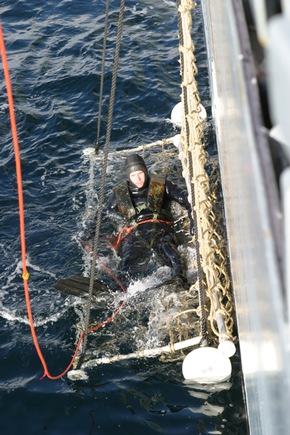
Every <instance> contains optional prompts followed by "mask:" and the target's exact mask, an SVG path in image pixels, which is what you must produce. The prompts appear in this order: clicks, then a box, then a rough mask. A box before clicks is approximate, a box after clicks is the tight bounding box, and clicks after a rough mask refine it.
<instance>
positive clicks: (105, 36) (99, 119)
mask: <svg viewBox="0 0 290 435" xmlns="http://www.w3.org/2000/svg"><path fill="white" fill-rule="evenodd" d="M109 3H110V2H109V0H107V1H106V12H105V28H104V45H103V55H102V73H101V83H100V98H99V116H98V130H97V141H96V148H95V151H96V153H98V151H99V148H100V131H101V117H102V102H103V90H104V76H105V61H106V47H107V35H108V21H109Z"/></svg>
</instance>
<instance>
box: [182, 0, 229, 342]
mask: <svg viewBox="0 0 290 435" xmlns="http://www.w3.org/2000/svg"><path fill="white" fill-rule="evenodd" d="M193 7H195V6H194V5H193V2H192V1H191V0H181V1H180V3H179V4H178V16H179V41H180V45H179V52H180V68H181V77H182V84H181V88H182V94H181V99H182V106H183V119H182V129H181V148H180V152H179V158H180V160H181V162H182V168H183V176H184V178H185V181H186V185H187V189H188V192H189V197H190V200H191V204H192V206H193V218H194V220H195V224H196V235H197V237H198V240H195V243H196V244H197V247H198V252H197V256H199V257H200V265H201V271H200V274H199V278H198V279H199V280H200V281H202V286H203V287H204V289H205V294H206V300H205V306H206V311H207V313H208V315H207V321H208V322H209V324H210V330H211V331H212V333H213V336H214V338H215V339H216V340H218V341H219V342H221V341H224V340H231V341H233V340H234V339H233V327H234V320H233V314H234V301H233V297H232V293H231V282H230V278H229V273H228V265H227V258H228V257H227V253H226V250H225V248H224V246H223V237H222V234H221V225H220V222H219V219H218V216H217V214H216V213H215V209H216V207H215V205H216V201H217V197H216V193H215V187H214V186H211V180H210V178H209V176H208V174H207V172H206V169H205V166H206V162H207V153H206V151H205V139H204V122H203V120H202V118H201V115H200V114H201V110H202V106H201V104H200V98H199V93H198V87H197V82H196V79H195V76H196V74H197V67H196V62H195V56H194V52H195V47H194V44H193V41H192V38H191V29H192V26H191V25H192V18H191V10H192V8H193ZM193 186H194V188H193Z"/></svg>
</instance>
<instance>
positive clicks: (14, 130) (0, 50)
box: [0, 23, 125, 380]
mask: <svg viewBox="0 0 290 435" xmlns="http://www.w3.org/2000/svg"><path fill="white" fill-rule="evenodd" d="M0 53H1V56H2V63H3V70H4V78H5V82H6V89H7V98H8V105H9V114H10V123H11V131H12V138H13V145H14V154H15V164H16V177H17V189H18V203H19V219H20V240H21V253H22V278H23V284H24V294H25V301H26V308H27V314H28V319H29V325H30V330H31V334H32V338H33V343H34V346H35V349H36V351H37V354H38V357H39V359H40V361H41V363H42V366H43V369H44V374H43V376H42V378H41V379H43V378H44V377H45V376H47V377H48V378H49V379H52V380H56V379H59V378H61V377H62V376H64V375H66V373H67V372H68V371H69V370H70V368H71V367H72V365H73V363H74V361H75V358H76V356H77V354H78V351H79V349H80V345H81V342H82V340H83V337H84V334H85V333H84V331H83V332H81V334H80V337H79V340H78V343H77V346H76V350H75V352H74V355H73V357H72V360H71V362H70V364H69V365H68V367H67V368H66V369H65V370H64V371H63V372H62V373H61V374H60V375H57V376H52V375H51V374H50V373H49V371H48V368H47V364H46V361H45V359H44V356H43V354H42V352H41V349H40V346H39V343H38V339H37V335H36V331H35V328H34V321H33V315H32V310H31V303H30V296H29V289H28V279H29V273H28V270H27V266H26V244H25V225H24V202H23V190H22V175H21V159H20V151H19V144H18V136H17V128H16V120H15V113H14V103H13V95H12V88H11V82H10V74H9V68H8V62H7V56H6V50H5V44H4V37H3V32H2V25H1V23H0ZM111 276H113V275H112V274H111ZM114 279H115V280H116V281H117V282H118V283H119V285H120V287H121V288H122V290H123V291H125V290H124V288H123V286H122V284H121V283H120V282H119V281H118V279H117V278H116V277H114ZM123 306H124V301H123V302H122V304H121V305H120V306H119V308H118V309H117V310H116V311H115V312H114V313H113V314H112V316H111V317H109V318H108V319H107V320H105V321H104V322H103V323H101V324H100V325H97V326H94V327H92V328H90V330H89V331H88V332H92V331H94V330H96V329H99V328H101V327H102V326H104V325H106V324H107V323H109V322H111V321H112V320H113V319H114V317H115V316H116V314H117V313H118V312H119V311H120V310H121V308H122V307H123Z"/></svg>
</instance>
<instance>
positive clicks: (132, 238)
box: [108, 154, 192, 282]
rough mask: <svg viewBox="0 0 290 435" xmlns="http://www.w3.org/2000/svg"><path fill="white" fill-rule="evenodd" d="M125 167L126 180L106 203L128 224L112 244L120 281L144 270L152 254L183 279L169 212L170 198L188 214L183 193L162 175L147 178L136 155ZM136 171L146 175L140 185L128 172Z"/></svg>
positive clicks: (126, 162)
mask: <svg viewBox="0 0 290 435" xmlns="http://www.w3.org/2000/svg"><path fill="white" fill-rule="evenodd" d="M125 170H126V174H127V180H125V181H123V182H121V183H120V184H118V185H117V186H116V187H115V188H114V189H113V193H112V195H111V197H110V200H109V206H108V209H109V210H111V211H117V212H119V213H120V214H121V215H122V216H123V217H124V218H125V220H126V225H127V226H126V227H125V228H124V229H123V230H121V232H120V233H119V238H118V242H117V244H116V246H115V248H116V249H117V252H118V255H119V256H120V257H121V262H120V264H119V270H120V272H121V280H122V278H123V280H124V278H125V279H126V277H128V275H129V276H135V277H136V276H138V275H139V273H141V272H144V270H145V268H146V266H147V265H148V263H149V261H150V258H151V257H152V253H155V254H157V256H158V257H159V258H160V259H161V260H162V262H163V264H165V265H166V266H169V267H170V269H171V276H172V278H179V279H180V280H182V281H183V282H186V279H185V277H184V274H183V270H182V266H181V261H180V256H179V253H178V250H177V248H176V240H175V235H174V232H173V228H172V224H173V218H172V215H171V213H170V201H176V202H178V203H179V204H180V205H181V206H183V207H185V208H186V209H187V210H188V213H189V216H190V205H189V202H188V199H187V194H186V192H185V191H184V190H182V189H181V188H179V187H178V186H177V185H175V184H173V183H172V182H171V181H169V180H166V179H165V178H164V177H159V176H156V175H154V176H151V177H150V176H149V174H148V171H147V167H146V165H145V162H144V160H143V159H142V157H141V156H139V155H138V154H133V155H130V156H129V157H128V158H127V159H126V161H125ZM135 171H143V172H144V174H145V181H144V184H143V186H142V187H141V188H138V187H137V186H136V185H135V184H134V183H133V182H132V181H131V180H130V174H131V173H132V172H135ZM191 232H192V225H191Z"/></svg>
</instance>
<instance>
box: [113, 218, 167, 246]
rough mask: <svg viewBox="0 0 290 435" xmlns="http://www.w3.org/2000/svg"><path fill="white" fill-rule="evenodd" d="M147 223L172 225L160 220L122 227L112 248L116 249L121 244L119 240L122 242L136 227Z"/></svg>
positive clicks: (147, 220) (150, 220) (148, 220)
mask: <svg viewBox="0 0 290 435" xmlns="http://www.w3.org/2000/svg"><path fill="white" fill-rule="evenodd" d="M149 222H157V223H163V224H166V225H172V222H171V221H165V220H162V219H146V220H145V221H141V222H138V223H136V224H134V225H132V226H130V227H123V228H121V229H120V231H119V234H118V237H117V241H116V242H115V243H114V244H113V245H112V246H113V248H114V249H117V248H118V246H119V244H120V242H121V240H123V239H124V238H125V237H127V236H128V234H130V233H131V231H133V230H134V229H135V228H136V227H138V226H139V225H142V224H147V223H149Z"/></svg>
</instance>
